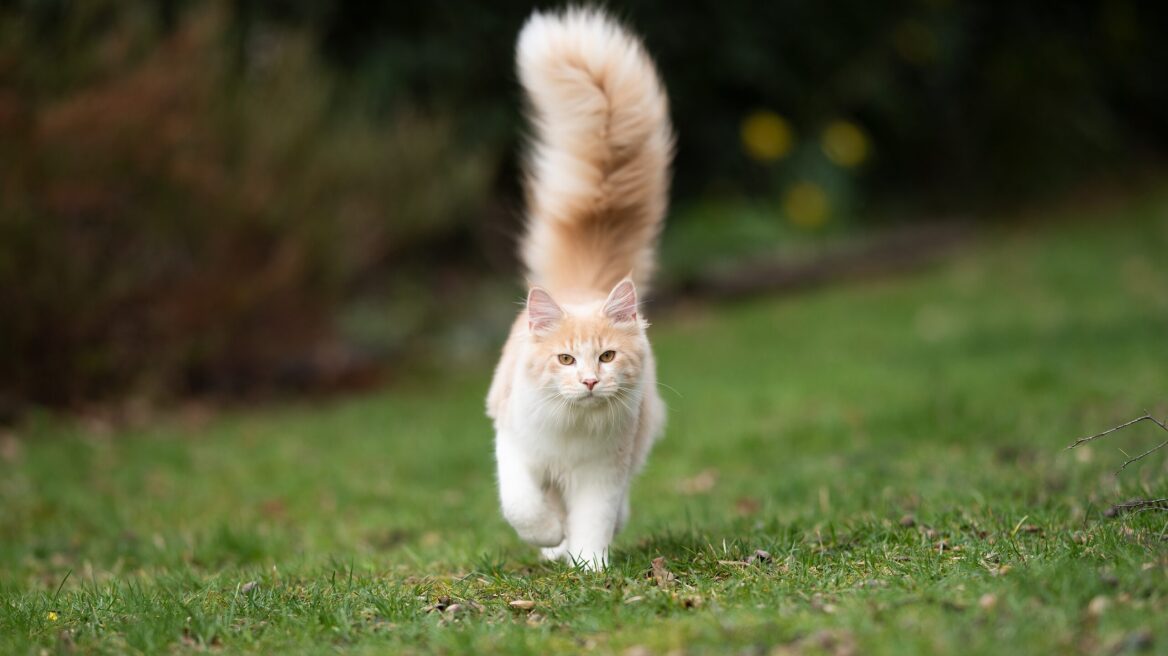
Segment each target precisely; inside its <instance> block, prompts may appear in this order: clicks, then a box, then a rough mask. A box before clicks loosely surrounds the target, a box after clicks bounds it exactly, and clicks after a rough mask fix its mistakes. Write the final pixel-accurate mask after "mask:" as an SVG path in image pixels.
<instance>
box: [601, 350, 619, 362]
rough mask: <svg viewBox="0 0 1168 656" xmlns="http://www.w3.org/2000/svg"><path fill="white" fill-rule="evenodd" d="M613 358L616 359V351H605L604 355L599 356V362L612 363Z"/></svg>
mask: <svg viewBox="0 0 1168 656" xmlns="http://www.w3.org/2000/svg"><path fill="white" fill-rule="evenodd" d="M615 357H616V351H605V352H604V353H601V354H600V361H601V362H612V359H613V358H615Z"/></svg>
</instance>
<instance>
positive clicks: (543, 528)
mask: <svg viewBox="0 0 1168 656" xmlns="http://www.w3.org/2000/svg"><path fill="white" fill-rule="evenodd" d="M495 457H496V459H497V461H498V467H499V501H500V504H501V505H502V508H503V517H505V518H506V519H507V523H509V524H511V526H512V527H513V528H514V529H515V532H516V533H518V534H519V538H520V539H521V540H523V541H524V542H527V543H528V544H533V545H536V546H538V547H554V546H556V545H559V544H561V543H562V542H563V541H564V522H563V520H562V519H561V510H560V508H558V507H557V506H556V505H555V504H553V503H551V500H550V499H549V498H548V495H547V493H546V491H545V490H544V489H543V488H542V487H541V486H540V483H539V481H538V480H537V479H536V477H535V476H534V475H533V472H532V468H531V467H530V466H529V465H528V463H527V461H526V460H525V459H524V458H523V457H522V455H521V454H520V452H519V451H518V450H517V449H515V448H514V446H513V445H512V444H511V440H510V436H508V435H507V434H506V433H502V432H500V433H499V434H498V435H497V436H496V438H495Z"/></svg>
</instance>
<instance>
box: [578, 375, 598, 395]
mask: <svg viewBox="0 0 1168 656" xmlns="http://www.w3.org/2000/svg"><path fill="white" fill-rule="evenodd" d="M580 382H581V383H584V386H585V387H587V388H588V391H589V392H591V391H592V388H593V387H596V383H598V382H600V381H598V380H596V379H595V378H585V379H584V380H582V381H580Z"/></svg>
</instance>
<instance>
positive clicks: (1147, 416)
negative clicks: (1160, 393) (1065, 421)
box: [1067, 410, 1168, 474]
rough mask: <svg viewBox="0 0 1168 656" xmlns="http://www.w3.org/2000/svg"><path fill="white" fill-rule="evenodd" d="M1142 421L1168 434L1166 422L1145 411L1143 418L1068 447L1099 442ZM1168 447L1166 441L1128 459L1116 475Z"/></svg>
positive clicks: (1078, 440)
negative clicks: (1094, 441)
mask: <svg viewBox="0 0 1168 656" xmlns="http://www.w3.org/2000/svg"><path fill="white" fill-rule="evenodd" d="M1141 421H1150V422H1152V423H1153V424H1156V425H1157V426H1159V427H1160V429H1161V430H1163V431H1164V432H1168V424H1165V423H1164V422H1162V421H1160V420H1159V419H1156V418H1155V417H1153V416H1152V413H1150V412H1148V411H1147V410H1145V411H1144V414H1143V416H1141V417H1136V418H1135V419H1132V420H1131V421H1128V422H1125V423H1122V424H1120V425H1118V426H1115V427H1113V428H1109V429H1107V430H1105V431H1103V432H1102V433H1097V434H1095V435H1090V436H1087V437H1081V438H1079V439H1077V440H1075V443H1074V444H1072V445H1070V446H1068V447H1067V448H1068V449H1073V448H1075V447H1077V446H1079V445H1080V444H1086V443H1087V442H1090V441H1092V440H1097V439H1099V438H1101V437H1103V436H1105V435H1109V434H1111V433H1114V432H1115V431H1117V430H1119V429H1121V428H1127V427H1128V426H1131V425H1132V424H1136V423H1139V422H1141ZM1166 446H1168V440H1164V441H1163V442H1161V443H1159V444H1157V445H1156V446H1154V447H1152V448H1150V449H1148V450H1147V451H1144V452H1143V453H1141V454H1139V455H1137V456H1132V457H1130V458H1128V459H1127V460H1126V461H1124V463H1123V464H1122V465H1120V467H1119V469H1118V470H1116V472H1115V473H1116V474H1118V473H1119V472H1121V471H1123V470H1125V469H1127V466H1128V465H1130V464H1132V463H1133V462H1138V461H1140V460H1143V459H1144V458H1146V457H1148V456H1150V455H1152V454H1153V453H1155V452H1157V451H1159V450H1160V449H1163V448H1164V447H1166ZM1124 455H1127V454H1124Z"/></svg>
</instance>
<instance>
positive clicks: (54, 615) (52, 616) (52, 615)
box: [48, 610, 57, 622]
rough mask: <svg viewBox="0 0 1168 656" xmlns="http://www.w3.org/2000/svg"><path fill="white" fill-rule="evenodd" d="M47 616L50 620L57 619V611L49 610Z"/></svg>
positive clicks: (54, 620)
mask: <svg viewBox="0 0 1168 656" xmlns="http://www.w3.org/2000/svg"><path fill="white" fill-rule="evenodd" d="M48 617H49V621H50V622H56V621H57V611H55V610H51V611H49V615H48Z"/></svg>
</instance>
